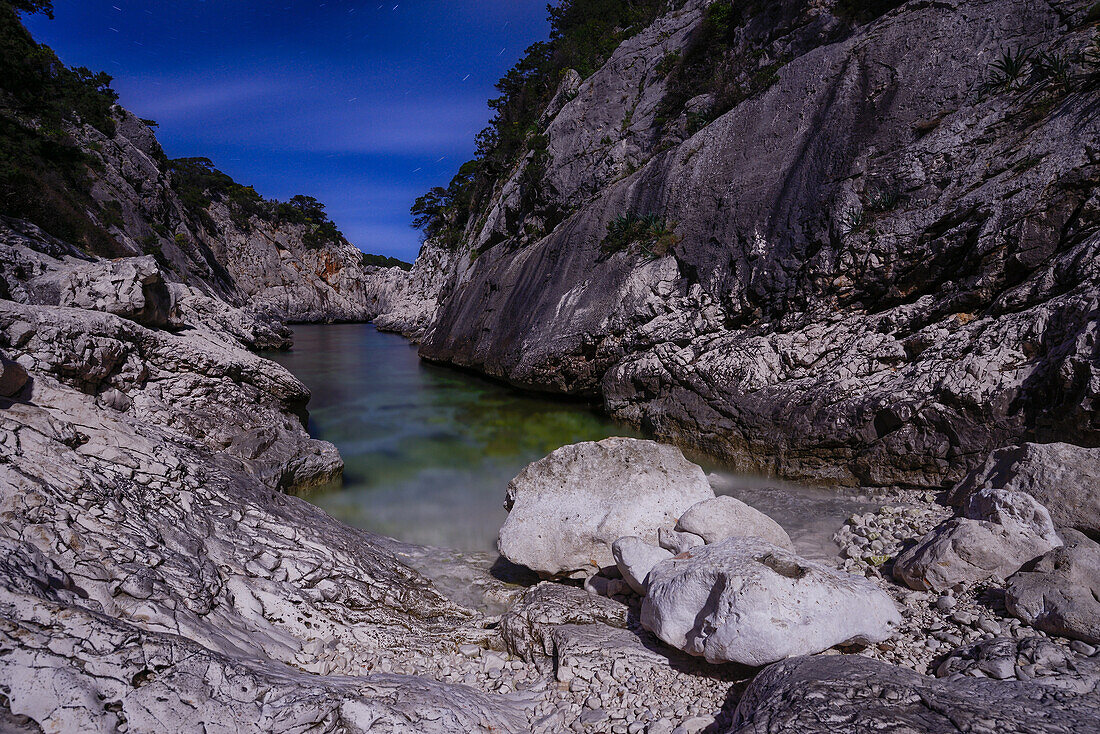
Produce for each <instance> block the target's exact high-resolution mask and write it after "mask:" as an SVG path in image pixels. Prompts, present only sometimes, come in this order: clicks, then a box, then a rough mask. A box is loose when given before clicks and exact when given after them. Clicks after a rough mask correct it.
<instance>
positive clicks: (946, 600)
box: [936, 594, 956, 612]
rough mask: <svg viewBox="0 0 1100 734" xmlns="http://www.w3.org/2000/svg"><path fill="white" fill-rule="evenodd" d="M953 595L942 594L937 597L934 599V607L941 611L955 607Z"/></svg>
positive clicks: (947, 610)
mask: <svg viewBox="0 0 1100 734" xmlns="http://www.w3.org/2000/svg"><path fill="white" fill-rule="evenodd" d="M955 603H956V600H955V597H954V596H950V595H948V594H944V595H943V596H941V597H940V598H939V599H936V609H939V610H940V611H941V612H949V611H951V610H952V609H954V608H955Z"/></svg>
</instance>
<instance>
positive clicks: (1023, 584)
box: [1005, 531, 1100, 645]
mask: <svg viewBox="0 0 1100 734" xmlns="http://www.w3.org/2000/svg"><path fill="white" fill-rule="evenodd" d="M1066 535H1067V542H1066V544H1065V545H1063V546H1062V547H1059V548H1055V549H1054V550H1052V551H1050V552H1049V553H1047V554H1046V555H1044V556H1043V557H1042V558H1040V559H1039V560H1038V561H1036V562H1035V564H1034V565H1033V566H1031V567H1029V568H1028V569H1026V570H1024V571H1020V572H1019V573H1017V574H1015V575H1014V576H1012V577H1011V578H1010V579H1009V580H1008V586H1007V587H1006V588H1005V606H1006V607H1007V608H1008V611H1009V612H1010V613H1011V614H1013V615H1015V616H1017V617H1019V618H1020V619H1021V620H1023V621H1024V622H1026V623H1027V624H1029V625H1031V626H1032V627H1035V628H1036V629H1041V630H1043V631H1044V632H1049V633H1051V634H1055V635H1063V636H1065V637H1073V638H1076V639H1078V640H1084V641H1085V642H1087V643H1089V644H1093V645H1095V644H1100V545H1097V544H1096V543H1094V542H1093V541H1091V540H1089V539H1088V538H1087V537H1085V536H1084V535H1081V534H1080V533H1073V531H1067V533H1066Z"/></svg>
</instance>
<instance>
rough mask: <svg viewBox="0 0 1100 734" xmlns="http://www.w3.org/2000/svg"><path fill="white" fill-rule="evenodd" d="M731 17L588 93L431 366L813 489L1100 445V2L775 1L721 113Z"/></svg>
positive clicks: (749, 20)
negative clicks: (1006, 450) (704, 62)
mask: <svg viewBox="0 0 1100 734" xmlns="http://www.w3.org/2000/svg"><path fill="white" fill-rule="evenodd" d="M720 4H721V3H711V2H702V1H695V2H688V3H685V4H683V5H682V7H679V8H678V9H676V10H673V11H671V12H668V13H666V14H665V15H663V16H661V17H659V18H658V19H657V21H656V22H654V23H653V24H652V26H650V27H648V28H647V29H645V30H643V31H642V32H640V33H638V34H637V35H634V36H633V37H631V38H629V39H627V40H626V41H625V42H623V43H622V44H621V45H620V46H619V48H618V49H617V50H616V51H615V52H614V54H613V55H612V56H611V57H610V59H609V60H608V61H607V62H606V63H605V64H603V66H602V67H600V68H599V69H598V70H597V71H596V72H595V73H594V74H592V75H591V76H589V77H588V78H587V79H582V78H581V76H580V75H579V74H575V73H572V74H566V75H564V77H563V78H562V80H561V86H560V89H559V91H558V94H557V95H556V96H555V98H554V101H553V102H552V103H551V104H550V106H549V108H548V109H547V110H546V112H545V114H544V116H543V118H542V122H541V123H540V124H541V127H540V128H539V131H538V135H539V136H540V139H539V140H538V147H539V150H537V151H532V152H531V153H529V154H528V155H527V156H526V157H524V158H523V159H522V160H521V161H520V162H519V164H518V165H517V166H516V167H515V168H514V169H513V170H512V171H511V172H510V174H509V175H507V176H505V177H503V178H502V179H501V181H500V182H499V183H498V184H497V186H496V188H495V189H494V191H493V196H492V198H491V200H490V201H489V202H488V203H487V204H485V205H483V206H482V207H481V209H480V210H479V211H477V212H475V213H474V215H473V216H471V218H470V221H469V224H468V226H467V227H466V229H465V231H464V234H463V237H462V240H461V243H460V244H459V245H458V250H459V253H460V254H459V255H458V256H456V257H454V258H452V259H451V260H450V261H449V262H450V264H451V266H450V268H448V269H446V270H445V271H440V274H439V277H443V278H445V279H446V280H447V283H446V286H445V287H443V289H442V298H441V302H440V306H439V310H438V315H437V317H436V319H435V320H434V322H433V323H432V325H431V327H430V328H429V329H428V330H427V331H426V333H425V335H424V338H423V344H422V347H421V354H422V355H423V356H425V357H427V358H430V359H433V360H438V361H445V362H450V363H454V364H457V365H462V366H465V367H472V368H476V369H479V370H482V371H484V372H486V373H488V374H491V375H494V376H497V377H500V378H503V379H505V380H508V381H510V382H512V383H514V384H517V385H522V386H525V387H533V388H538V389H543V390H548V391H556V392H563V393H571V394H581V395H588V396H593V397H597V398H599V399H601V400H602V402H603V404H604V405H605V406H606V408H607V409H608V411H609V412H610V413H611V414H612V415H614V416H616V417H618V418H621V419H625V420H628V421H630V422H632V423H635V424H639V425H641V426H642V427H644V428H645V429H647V430H650V431H652V432H653V433H655V434H656V435H658V436H660V437H663V438H667V439H672V440H675V441H678V442H680V443H683V444H688V445H691V446H694V447H697V448H700V449H704V450H706V451H709V452H712V453H714V454H717V455H720V456H722V457H724V458H726V459H727V460H729V461H731V462H733V463H734V464H735V465H737V466H738V467H740V468H742V469H745V470H750V471H760V472H765V473H771V474H779V475H783V476H786V477H791V478H801V479H810V480H815V481H827V482H835V483H841V484H861V485H893V484H902V485H918V486H940V485H942V484H943V483H945V482H947V481H950V480H953V479H956V478H958V477H959V476H960V474H961V473H962V472H963V471H964V470H965V469H966V468H967V467H969V466H971V465H972V464H973V463H974V462H976V461H978V460H980V459H981V458H982V457H984V456H985V455H986V454H987V453H988V451H989V450H991V449H993V448H996V447H998V446H1001V445H1004V444H1006V443H1009V442H1012V441H1015V440H1019V439H1028V440H1036V441H1049V440H1063V441H1070V442H1074V443H1078V444H1083V445H1096V444H1097V443H1100V419H1098V418H1097V415H1098V414H1097V399H1098V394H1100V353H1098V349H1100V347H1098V346H1097V344H1098V342H1097V333H1096V330H1097V323H1098V319H1097V316H1098V304H1100V258H1098V257H1097V255H1098V248H1100V234H1098V231H1100V216H1098V212H1100V199H1098V194H1097V190H1098V189H1097V184H1098V183H1100V161H1098V158H1097V156H1098V152H1097V148H1096V145H1097V140H1098V139H1100V116H1098V114H1097V112H1098V107H1097V99H1098V95H1097V86H1096V78H1097V77H1096V74H1097V71H1096V64H1097V59H1098V55H1097V54H1098V53H1100V52H1098V50H1097V48H1098V46H1097V44H1098V43H1100V41H1098V36H1100V30H1098V27H1097V19H1096V15H1095V12H1094V11H1090V3H1088V2H1084V1H1083V0H1057V1H1055V2H1043V1H1040V0H946V1H945V2H925V1H923V0H913V1H911V2H907V3H904V4H898V3H893V4H888V5H900V6H899V7H896V8H894V9H893V10H891V11H889V12H886V13H884V14H881V15H880V16H879V17H877V18H873V19H869V20H868V19H867V18H864V17H856V18H853V17H851V16H850V15H845V13H843V12H842V6H843V7H847V8H850V7H851V6H852V5H853V3H833V2H803V1H800V0H786V1H785V2H780V3H770V4H753V5H749V6H745V7H746V8H748V9H747V10H744V12H742V13H741V15H740V16H739V17H738V18H737V19H736V23H735V24H734V25H733V27H732V29H731V30H730V31H729V33H730V35H729V37H728V39H727V40H726V41H725V43H728V44H729V47H728V51H727V52H725V55H724V56H723V58H724V59H725V61H722V63H724V64H726V67H724V68H726V72H725V73H726V74H727V76H728V77H729V80H728V83H727V84H726V86H725V87H724V91H722V90H720V91H722V94H724V95H725V102H724V104H720V103H719V100H718V99H717V98H716V97H715V95H714V94H712V93H711V92H708V91H707V90H706V89H702V90H696V91H704V92H707V93H706V94H700V95H697V96H696V97H693V98H690V99H687V100H686V101H683V100H682V99H681V98H683V97H686V96H688V95H689V94H690V93H691V90H690V89H689V90H688V91H687V92H686V93H685V91H684V89H682V88H680V87H682V86H683V85H682V84H680V87H677V81H676V79H677V73H678V72H677V71H676V69H677V68H679V67H678V66H677V64H680V65H684V64H688V63H689V60H691V59H695V58H698V57H699V56H700V54H704V55H705V49H704V50H700V48H699V47H698V44H700V43H705V42H708V40H707V36H706V34H707V23H708V18H710V14H711V13H713V12H714V11H713V7H717V6H718V5H720ZM735 5H736V4H735ZM855 5H859V4H858V3H857V4H855ZM879 5H883V4H881V3H880V4H879ZM712 6H713V7H712ZM1021 61H1022V63H1019V62H1021ZM1013 62H1017V63H1019V65H1020V66H1021V67H1022V70H1019V69H1018V70H1016V71H1015V72H1013V71H1012V64H1013ZM691 63H694V62H691ZM1005 68H1008V69H1009V72H1010V75H1009V76H1005V73H1004V69H1005ZM670 69H671V71H670ZM1052 69H1053V70H1052ZM1059 69H1060V71H1059ZM731 89H733V92H731V91H730V90H731ZM677 95H678V96H677ZM673 96H677V99H676V100H673V101H672V102H670V99H671V97H673ZM673 102H674V103H675V104H673ZM725 107H728V110H726V111H723V110H724V109H725ZM712 117H713V119H711V118H712ZM532 166H537V167H541V171H539V172H540V173H541V175H540V176H539V177H537V179H533V177H532V176H531V175H530V173H531V172H530V171H529V169H530V168H531V167H532ZM533 180H534V183H532V181H533ZM536 185H537V190H535V191H532V189H531V187H532V186H536Z"/></svg>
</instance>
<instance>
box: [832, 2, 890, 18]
mask: <svg viewBox="0 0 1100 734" xmlns="http://www.w3.org/2000/svg"><path fill="white" fill-rule="evenodd" d="M904 4H905V0H838V2H837V4H836V5H835V6H834V8H833V13H834V14H835V15H836V16H837V17H838V18H841V19H843V20H847V21H849V22H850V23H868V22H870V21H872V20H874V19H875V18H878V17H880V16H883V15H885V14H886V13H888V12H890V11H891V10H893V9H894V8H896V7H898V6H899V5H904Z"/></svg>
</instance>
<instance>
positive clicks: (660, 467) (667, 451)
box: [497, 438, 714, 576]
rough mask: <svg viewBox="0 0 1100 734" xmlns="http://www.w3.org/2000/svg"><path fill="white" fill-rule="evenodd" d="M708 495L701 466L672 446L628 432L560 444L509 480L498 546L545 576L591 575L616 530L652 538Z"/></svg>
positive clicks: (607, 560)
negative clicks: (630, 435)
mask: <svg viewBox="0 0 1100 734" xmlns="http://www.w3.org/2000/svg"><path fill="white" fill-rule="evenodd" d="M713 497H714V491H713V490H712V489H711V488H710V483H709V482H707V477H706V475H705V474H704V473H703V470H702V469H700V468H699V467H698V466H696V465H695V464H692V463H691V462H690V461H688V460H687V459H685V458H684V455H683V454H682V453H681V452H680V450H679V449H678V448H675V447H673V446H665V445H662V444H658V443H655V442H653V441H639V440H635V439H631V438H608V439H604V440H603V441H599V442H587V443H578V444H573V445H571V446H563V447H562V448H560V449H558V450H556V451H554V452H553V453H551V454H550V455H549V456H547V457H545V458H543V459H540V460H538V461H536V462H534V463H532V464H530V465H528V466H527V467H526V468H525V469H524V470H523V471H522V472H520V473H519V475H517V476H516V478H515V479H513V480H512V481H511V483H509V485H508V496H507V500H506V501H505V503H504V507H505V509H507V510H508V519H507V520H505V522H504V525H503V526H502V527H501V529H500V536H499V538H498V541H497V546H498V548H499V550H500V554H501V555H502V556H504V557H505V558H507V559H508V560H509V561H512V562H513V563H518V564H521V565H524V566H527V567H528V568H530V569H532V570H533V571H537V572H538V573H540V574H543V575H545V576H554V575H557V574H569V573H577V574H580V575H591V574H592V573H595V572H596V571H597V570H598V569H600V568H603V567H606V566H610V565H612V564H613V563H614V562H615V559H614V557H613V555H612V553H611V544H612V543H614V542H615V541H616V540H618V539H619V538H623V537H627V536H635V537H638V538H641V539H642V540H644V541H645V542H647V543H650V544H651V545H657V531H658V530H659V529H660V528H672V527H674V526H675V525H676V520H677V519H678V518H679V517H680V515H682V514H683V513H684V511H685V510H687V509H688V508H689V507H691V506H692V505H694V504H695V503H696V502H699V501H701V500H704V499H709V498H713Z"/></svg>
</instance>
